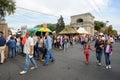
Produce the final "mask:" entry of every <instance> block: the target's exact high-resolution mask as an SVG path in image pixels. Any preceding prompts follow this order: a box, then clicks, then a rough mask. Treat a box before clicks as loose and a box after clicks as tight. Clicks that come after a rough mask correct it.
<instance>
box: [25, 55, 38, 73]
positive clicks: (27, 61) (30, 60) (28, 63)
mask: <svg viewBox="0 0 120 80" xmlns="http://www.w3.org/2000/svg"><path fill="white" fill-rule="evenodd" d="M30 62H31V63H32V65H33V67H37V64H36V62H35V60H34V58H33V57H32V58H30V57H29V54H26V63H25V66H24V71H28V69H29V65H30Z"/></svg>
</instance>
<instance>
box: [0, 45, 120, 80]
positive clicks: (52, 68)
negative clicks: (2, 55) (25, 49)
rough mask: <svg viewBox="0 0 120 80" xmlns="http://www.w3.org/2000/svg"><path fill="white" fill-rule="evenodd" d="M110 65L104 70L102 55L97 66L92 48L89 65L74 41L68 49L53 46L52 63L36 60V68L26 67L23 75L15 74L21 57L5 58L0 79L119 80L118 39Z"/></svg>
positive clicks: (119, 58)
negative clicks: (63, 49)
mask: <svg viewBox="0 0 120 80" xmlns="http://www.w3.org/2000/svg"><path fill="white" fill-rule="evenodd" d="M113 46H114V47H113V48H114V49H113V50H114V51H113V55H112V69H110V70H106V68H105V60H104V55H103V56H102V66H97V63H96V58H95V52H94V51H92V52H91V54H90V63H89V65H86V64H85V57H84V55H83V50H82V49H81V48H80V45H79V44H77V45H74V46H73V47H70V48H69V49H68V52H64V51H61V50H53V54H54V56H55V58H56V61H55V62H54V63H50V65H48V66H43V63H42V62H41V61H37V64H38V69H36V70H32V71H31V70H30V71H29V72H28V73H27V74H25V75H19V72H20V71H21V70H22V68H23V66H24V63H25V57H22V56H20V55H18V56H17V57H16V58H15V59H7V61H6V62H5V63H4V64H0V80H120V43H115V44H114V45H113Z"/></svg>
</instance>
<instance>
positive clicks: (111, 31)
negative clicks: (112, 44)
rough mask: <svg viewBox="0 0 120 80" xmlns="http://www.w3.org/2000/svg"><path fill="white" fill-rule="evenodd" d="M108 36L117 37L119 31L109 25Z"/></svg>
mask: <svg viewBox="0 0 120 80" xmlns="http://www.w3.org/2000/svg"><path fill="white" fill-rule="evenodd" d="M108 34H109V35H115V36H116V35H117V31H116V30H114V29H113V27H112V25H109V27H108Z"/></svg>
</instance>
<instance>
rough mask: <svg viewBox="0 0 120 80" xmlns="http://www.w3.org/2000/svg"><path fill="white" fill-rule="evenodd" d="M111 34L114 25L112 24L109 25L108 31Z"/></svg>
mask: <svg viewBox="0 0 120 80" xmlns="http://www.w3.org/2000/svg"><path fill="white" fill-rule="evenodd" d="M107 33H108V34H109V35H113V27H112V25H109V27H108V32H107Z"/></svg>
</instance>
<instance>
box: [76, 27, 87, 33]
mask: <svg viewBox="0 0 120 80" xmlns="http://www.w3.org/2000/svg"><path fill="white" fill-rule="evenodd" d="M77 32H78V33H80V34H89V33H88V32H87V31H86V30H85V29H84V28H81V27H80V28H79V29H78V30H77Z"/></svg>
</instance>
